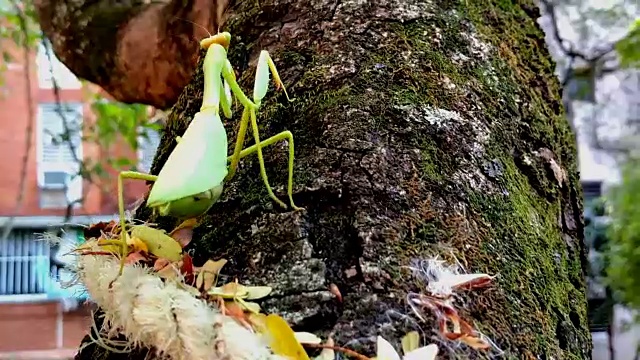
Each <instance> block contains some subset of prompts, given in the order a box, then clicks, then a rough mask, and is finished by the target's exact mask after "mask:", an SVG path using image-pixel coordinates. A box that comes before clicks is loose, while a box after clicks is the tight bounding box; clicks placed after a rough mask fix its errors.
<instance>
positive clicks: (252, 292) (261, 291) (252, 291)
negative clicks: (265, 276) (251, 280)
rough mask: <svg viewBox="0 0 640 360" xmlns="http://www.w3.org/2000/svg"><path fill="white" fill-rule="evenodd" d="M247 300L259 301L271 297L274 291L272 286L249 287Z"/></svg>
mask: <svg viewBox="0 0 640 360" xmlns="http://www.w3.org/2000/svg"><path fill="white" fill-rule="evenodd" d="M246 289H247V293H248V295H247V300H257V299H262V298H263V297H265V296H267V295H269V294H270V293H271V291H272V290H273V289H272V288H271V287H270V286H247V287H246Z"/></svg>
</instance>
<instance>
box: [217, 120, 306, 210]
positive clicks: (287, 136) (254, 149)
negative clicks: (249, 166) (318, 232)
mask: <svg viewBox="0 0 640 360" xmlns="http://www.w3.org/2000/svg"><path fill="white" fill-rule="evenodd" d="M282 140H286V141H287V142H288V143H289V177H288V185H287V195H288V196H289V203H290V204H291V208H293V209H294V210H301V208H299V207H298V206H296V204H295V203H294V202H293V164H294V153H295V149H294V145H293V134H291V131H283V132H281V133H279V134H276V135H274V136H272V137H270V138H268V139H266V140H263V141H260V142H258V143H256V144H254V145H252V146H250V147H248V148H246V149H244V150H242V151H240V152H239V153H238V154H237V157H238V159H242V158H244V157H245V156H248V155H251V154H254V153H258V160H259V161H260V173H261V175H262V180H263V181H264V183H265V185H266V187H267V191H268V192H269V195H270V196H271V197H272V198H274V199H275V200H276V201H277V202H278V203H279V204H282V205H284V203H282V201H280V200H279V199H278V198H276V196H275V195H274V194H273V190H272V189H271V186H269V180H268V179H267V175H266V172H265V171H264V161H263V160H262V148H263V147H265V146H269V145H273V144H275V143H277V142H278V141H282ZM234 155H235V154H234ZM232 159H233V156H229V157H228V161H232ZM283 207H285V208H286V206H283Z"/></svg>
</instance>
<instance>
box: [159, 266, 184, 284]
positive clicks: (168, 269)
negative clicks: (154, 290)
mask: <svg viewBox="0 0 640 360" xmlns="http://www.w3.org/2000/svg"><path fill="white" fill-rule="evenodd" d="M178 275H180V272H179V270H178V268H177V267H176V266H175V265H174V264H169V265H167V266H165V267H164V268H162V269H161V270H160V271H158V276H159V277H160V278H161V279H167V280H171V279H176V278H178Z"/></svg>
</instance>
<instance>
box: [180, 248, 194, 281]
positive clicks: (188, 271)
mask: <svg viewBox="0 0 640 360" xmlns="http://www.w3.org/2000/svg"><path fill="white" fill-rule="evenodd" d="M180 272H181V273H182V275H184V282H186V283H187V284H193V282H194V280H195V277H194V275H193V259H192V258H191V256H190V255H189V254H187V253H185V254H184V255H183V256H182V266H181V267H180Z"/></svg>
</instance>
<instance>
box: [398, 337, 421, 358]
mask: <svg viewBox="0 0 640 360" xmlns="http://www.w3.org/2000/svg"><path fill="white" fill-rule="evenodd" d="M418 347H420V334H419V333H418V332H417V331H410V332H408V333H407V334H406V335H405V336H403V337H402V352H403V353H404V354H408V353H410V352H411V351H413V350H415V349H417V348H418Z"/></svg>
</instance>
